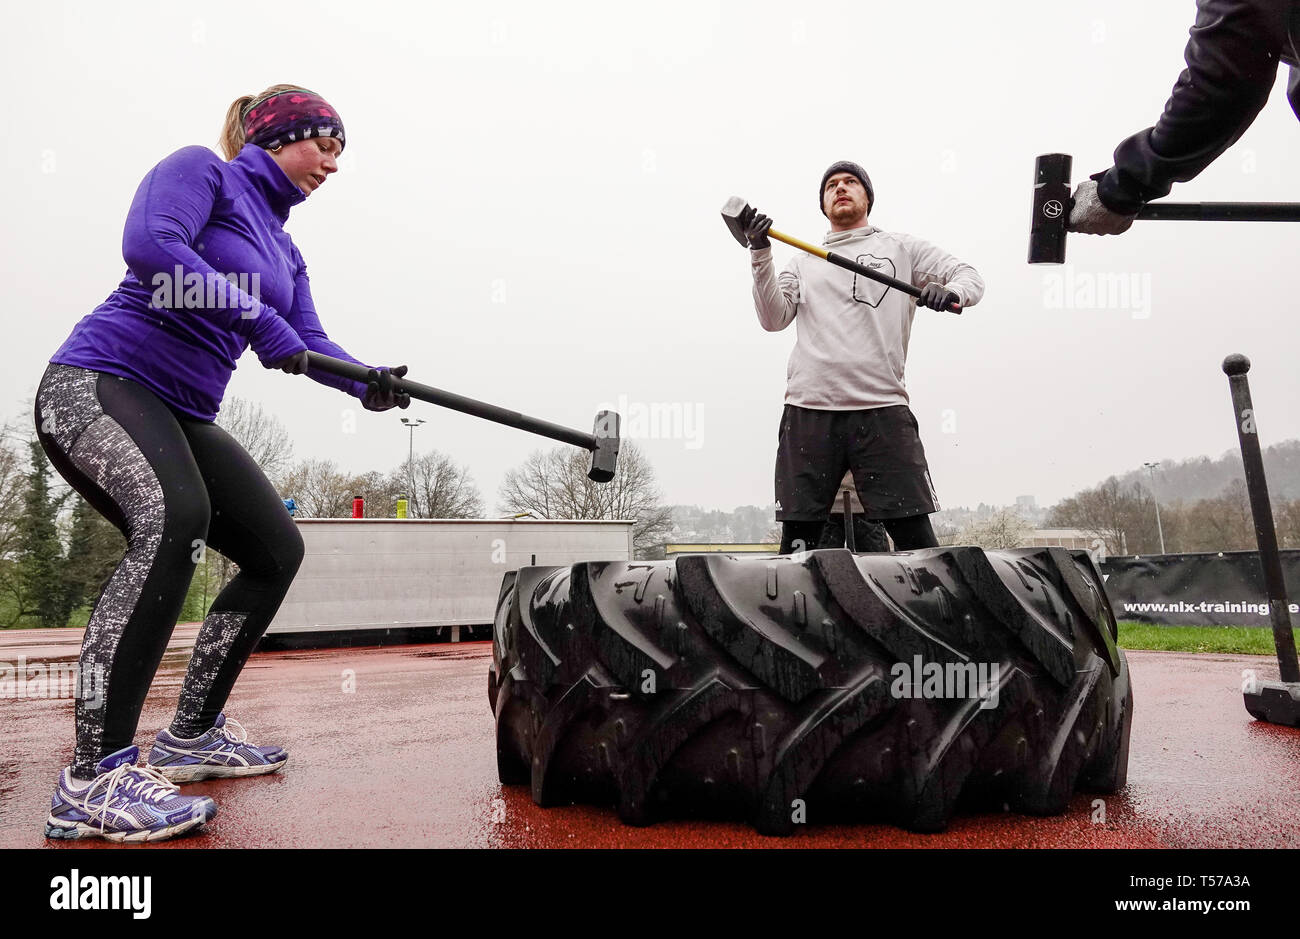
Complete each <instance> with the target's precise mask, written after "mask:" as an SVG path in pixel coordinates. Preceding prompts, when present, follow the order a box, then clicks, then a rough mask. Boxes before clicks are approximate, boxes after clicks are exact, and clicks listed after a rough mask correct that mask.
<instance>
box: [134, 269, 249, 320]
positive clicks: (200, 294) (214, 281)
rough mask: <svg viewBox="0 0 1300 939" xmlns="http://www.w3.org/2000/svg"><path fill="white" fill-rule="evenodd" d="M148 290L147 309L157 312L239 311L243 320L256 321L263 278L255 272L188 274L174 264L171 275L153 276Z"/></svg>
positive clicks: (162, 273) (192, 272)
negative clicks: (148, 305)
mask: <svg viewBox="0 0 1300 939" xmlns="http://www.w3.org/2000/svg"><path fill="white" fill-rule="evenodd" d="M150 286H152V287H153V296H152V298H151V299H150V305H151V306H153V307H154V308H155V309H158V310H177V309H180V310H239V311H240V313H241V315H242V317H243V319H256V318H257V314H258V307H259V303H258V301H259V300H260V298H261V295H262V294H261V290H262V275H261V274H260V273H259V272H257V271H254V272H252V273H251V274H250V273H248V272H240V273H230V274H217V273H208V274H202V273H199V272H198V271H190V272H189V273H188V274H187V273H186V272H185V268H183V267H182V266H181V265H179V264H177V265H176V267H175V268H174V269H173V270H171V271H159V272H158V273H157V274H154V275H153V280H152V281H151V282H150Z"/></svg>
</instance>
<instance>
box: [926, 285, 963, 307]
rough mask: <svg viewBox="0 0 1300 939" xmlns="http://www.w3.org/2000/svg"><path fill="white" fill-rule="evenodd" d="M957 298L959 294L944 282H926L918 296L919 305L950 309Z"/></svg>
mask: <svg viewBox="0 0 1300 939" xmlns="http://www.w3.org/2000/svg"><path fill="white" fill-rule="evenodd" d="M957 300H958V297H957V295H956V294H955V293H953V292H952V291H951V290H949V289H948V288H947V287H944V286H943V285H942V284H926V285H925V287H923V288H922V289H921V296H919V297H917V298H916V302H917V303H918V304H919V305H921V306H924V307H929V308H930V309H931V310H949V309H951V307H952V305H953V304H954V303H956V302H957Z"/></svg>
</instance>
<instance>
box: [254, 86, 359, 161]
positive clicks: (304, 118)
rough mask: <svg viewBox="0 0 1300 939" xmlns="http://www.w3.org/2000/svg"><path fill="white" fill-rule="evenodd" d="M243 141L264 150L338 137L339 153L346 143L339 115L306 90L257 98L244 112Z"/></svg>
mask: <svg viewBox="0 0 1300 939" xmlns="http://www.w3.org/2000/svg"><path fill="white" fill-rule="evenodd" d="M243 116H244V140H245V141H246V142H247V143H251V144H256V145H257V146H259V147H262V148H263V149H265V150H273V149H275V148H276V147H280V146H283V145H284V144H287V143H293V142H294V141H297V140H306V139H308V138H309V137H335V138H337V139H338V142H339V152H340V153H342V152H343V147H344V146H346V141H345V140H344V137H343V121H342V120H341V119H340V118H339V115H338V112H337V111H335V110H334V108H332V107H330V105H329V103H328V102H327V101H326V100H325V99H324V98H322V97H321V96H320V95H318V94H316V93H315V92H311V91H308V90H307V89H306V88H294V89H291V90H289V91H277V92H274V93H272V94H269V95H266V96H265V97H262V98H258V99H256V100H254V101H252V102H251V103H249V105H248V106H247V107H246V108H245V109H244V112H243Z"/></svg>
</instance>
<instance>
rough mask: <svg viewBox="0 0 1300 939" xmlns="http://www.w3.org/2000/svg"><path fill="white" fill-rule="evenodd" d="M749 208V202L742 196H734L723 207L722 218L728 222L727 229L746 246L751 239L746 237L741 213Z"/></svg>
mask: <svg viewBox="0 0 1300 939" xmlns="http://www.w3.org/2000/svg"><path fill="white" fill-rule="evenodd" d="M747 208H749V203H748V202H746V201H745V200H744V199H743V198H741V197H740V196H732V197H731V198H730V199H728V200H727V203H726V205H724V206H723V207H722V220H723V221H724V222H726V223H727V231H729V232H731V237H732V238H735V239H736V240H737V241H739V242H740V244H741V246H742V247H745V248H748V247H749V239H748V238H746V237H745V228H744V226H743V225H741V224H740V213H742V212H744V211H745V210H746V209H747Z"/></svg>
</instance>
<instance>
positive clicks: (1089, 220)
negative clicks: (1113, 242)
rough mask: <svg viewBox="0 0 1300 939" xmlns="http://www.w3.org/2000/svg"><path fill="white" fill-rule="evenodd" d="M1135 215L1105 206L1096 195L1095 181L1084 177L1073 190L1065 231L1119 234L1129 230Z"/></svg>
mask: <svg viewBox="0 0 1300 939" xmlns="http://www.w3.org/2000/svg"><path fill="white" fill-rule="evenodd" d="M1135 218H1137V216H1136V215H1120V214H1119V213H1118V212H1112V211H1111V210H1110V209H1108V208H1106V205H1105V203H1103V202H1102V201H1101V198H1100V197H1099V196H1098V195H1097V182H1096V180H1092V179H1085V180H1084V181H1083V182H1081V183H1079V187H1078V188H1077V189H1075V190H1074V207H1073V208H1071V209H1070V220H1069V222H1068V223H1067V224H1066V226H1065V228H1066V230H1067V231H1077V232H1082V233H1083V234H1085V235H1120V234H1123V233H1124V232H1126V231H1128V230H1129V226H1130V225H1132V224H1133V219H1135Z"/></svg>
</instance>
